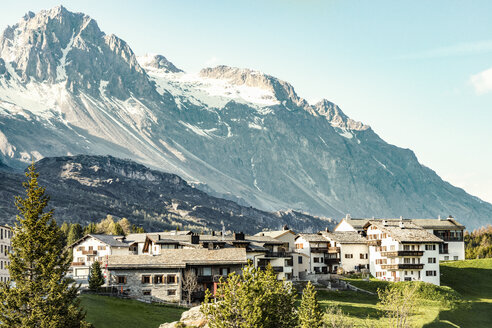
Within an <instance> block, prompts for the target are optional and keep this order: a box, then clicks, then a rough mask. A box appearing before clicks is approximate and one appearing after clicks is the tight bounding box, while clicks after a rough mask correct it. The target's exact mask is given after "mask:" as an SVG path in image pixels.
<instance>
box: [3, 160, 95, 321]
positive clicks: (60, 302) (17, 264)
mask: <svg viewBox="0 0 492 328" xmlns="http://www.w3.org/2000/svg"><path fill="white" fill-rule="evenodd" d="M26 176H27V178H28V181H27V182H25V183H23V186H24V187H25V188H26V198H22V197H20V196H19V197H16V206H17V209H18V210H19V214H20V215H18V216H17V221H18V223H16V224H15V228H14V235H13V237H12V253H11V254H10V255H9V258H10V266H9V272H10V278H11V280H12V281H13V284H11V285H9V284H6V283H3V284H2V285H1V287H0V288H1V290H0V327H3V328H7V327H9V328H21V327H22V328H26V327H27V328H31V327H33V328H34V327H36V328H62V327H63V328H65V327H67V328H79V327H89V326H90V325H89V324H87V323H86V322H85V321H84V318H85V312H84V311H82V310H81V308H80V301H79V299H78V298H77V292H78V287H77V286H76V285H75V284H73V281H71V280H69V279H67V278H66V274H67V271H68V270H69V267H70V261H71V256H70V254H69V253H68V251H67V250H66V248H64V246H63V245H64V242H65V240H64V236H63V233H62V232H61V230H60V228H59V227H58V225H57V224H56V221H55V220H54V218H53V210H50V211H45V208H46V206H47V205H48V201H49V196H47V195H45V188H42V187H40V186H39V185H38V174H37V173H36V171H35V168H34V163H33V164H32V165H31V166H30V167H29V170H28V172H27V173H26Z"/></svg>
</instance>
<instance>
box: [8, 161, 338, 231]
mask: <svg viewBox="0 0 492 328" xmlns="http://www.w3.org/2000/svg"><path fill="white" fill-rule="evenodd" d="M36 168H37V170H38V172H39V173H40V179H39V181H40V184H41V185H43V186H46V192H47V193H48V194H49V195H50V196H51V201H50V205H51V206H53V207H54V208H55V217H56V219H57V220H58V221H60V222H61V221H69V222H79V223H81V224H87V223H89V222H95V221H99V220H100V219H102V218H104V217H106V215H107V214H111V215H113V216H117V217H126V218H128V219H130V220H131V222H132V223H134V224H137V225H142V226H144V228H145V229H146V230H147V231H162V230H164V229H171V230H173V229H176V227H179V228H180V229H181V230H183V229H193V230H196V231H201V230H211V229H214V230H221V229H222V225H224V227H225V228H226V229H227V230H231V231H244V232H246V233H256V232H258V231H260V230H262V229H264V228H271V229H281V227H282V226H283V225H285V224H287V225H289V226H290V227H292V228H296V229H297V230H305V229H307V230H310V231H318V230H321V229H324V228H325V227H333V223H334V222H333V221H332V220H330V219H326V218H319V217H315V216H311V215H307V214H302V213H298V212H295V211H288V212H283V211H280V212H275V213H271V212H266V211H261V210H258V209H255V208H252V207H246V206H241V205H238V204H237V203H235V202H232V201H229V200H224V199H220V198H216V197H212V196H209V195H208V194H206V193H205V192H203V191H200V190H198V189H196V188H194V187H192V186H190V185H189V184H188V183H187V182H186V181H184V180H183V179H181V178H180V177H179V176H177V175H174V174H169V173H163V172H159V171H155V170H151V169H149V168H147V167H145V166H143V165H141V164H137V163H135V162H132V161H129V160H121V159H118V158H114V157H110V156H85V155H79V156H71V157H53V158H44V159H42V160H40V161H39V162H37V163H36ZM24 180H25V176H24V175H23V174H21V173H16V172H5V171H3V172H2V171H0V199H1V200H0V213H1V214H0V222H7V223H10V224H12V223H13V221H14V218H15V215H16V213H17V212H16V209H15V206H14V196H17V195H22V194H23V193H24V190H23V187H22V181H24Z"/></svg>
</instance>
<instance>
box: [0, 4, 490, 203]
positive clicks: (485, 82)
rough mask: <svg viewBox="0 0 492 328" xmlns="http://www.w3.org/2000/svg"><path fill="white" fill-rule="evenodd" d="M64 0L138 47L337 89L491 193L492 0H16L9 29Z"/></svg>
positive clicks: (386, 134)
mask: <svg viewBox="0 0 492 328" xmlns="http://www.w3.org/2000/svg"><path fill="white" fill-rule="evenodd" d="M60 3H62V4H63V5H64V6H66V7H67V8H68V9H69V10H72V11H82V12H85V13H86V14H89V15H90V16H92V17H93V18H94V19H96V20H97V21H98V23H99V26H100V27H101V29H102V30H103V31H105V32H106V33H108V34H110V33H114V34H116V35H118V36H119V37H121V38H122V39H124V40H125V41H127V42H128V43H129V44H130V46H131V47H132V48H133V50H134V51H135V52H136V53H137V54H144V53H160V54H163V55H164V56H166V57H167V58H168V59H169V60H171V61H172V62H174V64H176V65H177V66H178V67H180V68H182V69H184V70H186V71H190V72H195V71H198V70H199V69H200V68H202V67H205V66H209V65H217V64H226V65H231V66H239V67H248V68H254V69H258V70H261V71H264V72H265V73H268V74H271V75H274V76H277V77H279V78H281V79H284V80H287V81H289V82H290V83H292V84H293V85H294V87H295V89H296V91H297V93H298V94H299V95H300V96H302V97H305V98H307V99H308V100H310V101H315V100H319V99H321V98H327V99H329V100H331V101H333V102H335V103H337V104H338V105H339V106H340V107H341V108H342V110H343V111H344V112H345V113H347V114H348V115H349V116H351V117H352V118H354V119H356V120H360V121H363V122H364V123H366V124H369V125H371V126H372V127H373V129H374V130H375V131H376V132H377V133H378V134H379V135H380V136H381V137H382V138H383V139H385V140H386V141H388V142H390V143H392V144H395V145H397V146H400V147H405V148H411V149H412V150H414V151H415V153H416V154H417V157H418V158H419V160H420V161H421V162H422V163H423V164H425V165H427V166H429V167H430V168H432V169H434V170H435V171H437V173H438V174H439V175H441V177H443V178H444V179H445V180H447V181H449V182H451V183H453V184H455V185H457V186H459V187H463V188H465V190H467V191H468V192H470V193H472V194H474V195H476V196H479V197H480V198H482V199H484V200H487V201H492V170H491V166H492V147H491V145H490V143H491V141H492V128H491V127H490V124H491V123H492V70H491V71H486V70H487V69H489V68H492V19H491V17H492V1H473V2H467V1H450V0H447V1H346V0H344V1H267V0H263V1H252V0H248V1H211V0H209V1H145V0H139V1H138V2H136V1H131V2H130V1H128V3H123V1H106V0H105V1H102V0H98V1H93V0H85V1H61V0H58V1H49V0H47V1H39V0H37V1H34V0H31V1H22V0H17V1H2V4H1V10H0V27H1V28H4V27H5V26H6V25H12V24H14V23H16V22H17V21H18V20H19V18H20V17H21V16H22V15H23V14H24V13H25V12H27V11H28V10H31V11H34V12H37V11H39V10H40V9H43V8H51V7H53V6H55V5H58V4H60ZM482 72H484V73H483V74H481V73H482Z"/></svg>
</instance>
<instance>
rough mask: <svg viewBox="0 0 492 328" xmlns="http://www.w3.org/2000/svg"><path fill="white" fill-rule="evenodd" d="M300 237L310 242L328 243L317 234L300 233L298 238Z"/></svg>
mask: <svg viewBox="0 0 492 328" xmlns="http://www.w3.org/2000/svg"><path fill="white" fill-rule="evenodd" d="M299 237H302V238H304V240H306V241H308V242H326V243H327V242H328V240H327V239H326V238H325V237H323V236H322V235H320V234H317V233H300V234H299V235H298V237H297V238H299ZM297 238H296V239H297Z"/></svg>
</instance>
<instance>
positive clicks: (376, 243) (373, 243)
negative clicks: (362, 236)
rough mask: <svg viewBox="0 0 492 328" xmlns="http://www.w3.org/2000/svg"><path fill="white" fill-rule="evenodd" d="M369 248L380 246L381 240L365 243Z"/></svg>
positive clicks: (371, 240)
mask: <svg viewBox="0 0 492 328" xmlns="http://www.w3.org/2000/svg"><path fill="white" fill-rule="evenodd" d="M367 245H369V246H381V239H370V240H368V241H367Z"/></svg>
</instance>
